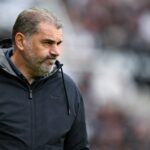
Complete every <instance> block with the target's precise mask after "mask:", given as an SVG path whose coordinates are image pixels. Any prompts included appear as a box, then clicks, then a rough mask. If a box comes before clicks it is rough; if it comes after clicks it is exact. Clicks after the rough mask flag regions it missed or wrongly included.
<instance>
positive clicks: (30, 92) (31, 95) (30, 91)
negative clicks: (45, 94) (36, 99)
mask: <svg viewBox="0 0 150 150" xmlns="http://www.w3.org/2000/svg"><path fill="white" fill-rule="evenodd" d="M32 98H33V94H32V90H31V89H29V99H30V100H32Z"/></svg>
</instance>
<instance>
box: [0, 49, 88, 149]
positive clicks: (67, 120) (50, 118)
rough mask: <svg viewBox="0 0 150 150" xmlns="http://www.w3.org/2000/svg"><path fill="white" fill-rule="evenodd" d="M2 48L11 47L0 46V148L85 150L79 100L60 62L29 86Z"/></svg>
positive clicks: (84, 134) (80, 102) (85, 136)
mask: <svg viewBox="0 0 150 150" xmlns="http://www.w3.org/2000/svg"><path fill="white" fill-rule="evenodd" d="M4 51H6V52H5V53H7V54H8V52H7V51H11V48H9V50H8V49H6V48H5V49H0V150H88V146H87V134H86V127H85V117H84V106H83V100H82V97H81V95H80V92H79V91H78V89H77V87H76V86H75V84H74V82H73V81H72V80H71V79H70V77H69V76H67V75H66V74H65V73H63V72H62V71H61V67H62V65H60V64H59V63H58V62H56V70H55V71H54V72H53V73H52V74H50V75H49V76H48V77H46V78H41V79H37V80H36V81H35V82H34V83H33V84H32V85H29V84H28V83H27V82H26V80H25V79H24V77H23V76H21V75H16V72H15V71H14V70H13V69H12V67H11V66H10V64H9V62H8V60H7V59H6V56H5V53H4ZM7 54H6V55H7Z"/></svg>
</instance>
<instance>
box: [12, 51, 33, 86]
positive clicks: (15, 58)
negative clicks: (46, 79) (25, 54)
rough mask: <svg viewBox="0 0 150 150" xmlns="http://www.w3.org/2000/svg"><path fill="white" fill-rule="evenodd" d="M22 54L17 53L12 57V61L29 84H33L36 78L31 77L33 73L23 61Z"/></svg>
mask: <svg viewBox="0 0 150 150" xmlns="http://www.w3.org/2000/svg"><path fill="white" fill-rule="evenodd" d="M23 60H24V59H23V58H22V56H21V54H19V52H17V51H15V52H14V53H13V55H12V57H11V61H12V62H13V63H14V65H15V66H16V67H17V68H18V70H19V71H20V72H21V73H22V74H23V76H24V77H25V78H26V80H27V81H28V83H29V84H32V82H33V81H34V78H33V77H32V76H31V73H30V72H29V70H28V69H27V67H26V66H25V62H24V61H23Z"/></svg>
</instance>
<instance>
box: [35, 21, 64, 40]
mask: <svg viewBox="0 0 150 150" xmlns="http://www.w3.org/2000/svg"><path fill="white" fill-rule="evenodd" d="M37 34H38V35H39V36H41V37H45V38H54V39H58V40H59V39H62V38H63V31H62V28H59V29H58V28H56V27H55V26H54V25H52V24H50V23H45V22H44V23H43V22H42V23H40V24H39V25H38V33H37Z"/></svg>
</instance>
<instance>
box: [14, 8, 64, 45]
mask: <svg viewBox="0 0 150 150" xmlns="http://www.w3.org/2000/svg"><path fill="white" fill-rule="evenodd" d="M41 22H48V23H50V24H52V25H54V26H55V27H56V28H57V29H60V28H62V24H61V23H60V21H59V20H58V18H57V17H56V16H55V15H54V14H53V13H52V12H49V11H48V10H46V9H41V8H36V7H34V8H30V9H27V10H24V11H22V12H21V13H20V14H19V16H18V17H17V19H16V22H15V24H14V26H13V30H12V41H13V43H14V44H15V35H16V33H17V32H21V33H22V34H24V35H25V36H29V37H30V36H32V35H33V34H35V33H37V32H38V24H39V23H41Z"/></svg>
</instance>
